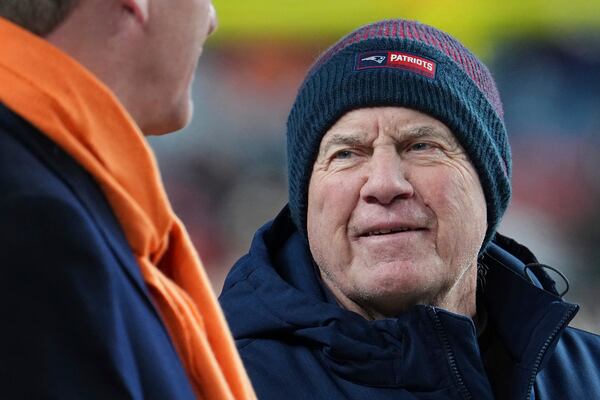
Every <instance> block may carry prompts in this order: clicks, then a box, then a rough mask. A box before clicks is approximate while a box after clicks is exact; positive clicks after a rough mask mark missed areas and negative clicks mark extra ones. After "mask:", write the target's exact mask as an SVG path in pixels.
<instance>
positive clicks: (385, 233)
mask: <svg viewBox="0 0 600 400" xmlns="http://www.w3.org/2000/svg"><path fill="white" fill-rule="evenodd" d="M410 230H411V229H410V228H396V229H383V230H380V231H373V232H369V233H368V236H376V235H387V234H388V233H396V232H406V231H410Z"/></svg>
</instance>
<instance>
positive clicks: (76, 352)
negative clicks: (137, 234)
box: [0, 104, 195, 400]
mask: <svg viewBox="0 0 600 400" xmlns="http://www.w3.org/2000/svg"><path fill="white" fill-rule="evenodd" d="M0 250H2V251H1V253H0V257H1V261H0V324H1V325H0V326H1V327H0V399H61V400H63V399H99V400H100V399H101V400H106V399H111V400H113V399H160V400H164V399H169V400H171V399H194V398H195V396H194V394H193V391H192V388H191V386H190V383H189V380H188V378H187V374H186V372H185V371H184V369H183V366H182V364H181V361H180V359H179V357H178V355H177V353H176V351H175V348H174V346H173V344H172V343H171V339H170V337H169V334H168V333H167V330H166V328H165V326H164V325H163V322H162V320H161V318H160V316H159V313H158V311H157V310H156V308H155V307H154V305H153V303H152V300H151V298H150V294H149V293H148V290H147V289H146V284H145V283H144V280H143V278H142V275H141V272H140V269H139V266H138V264H137V261H136V259H135V257H134V255H133V252H132V250H131V248H130V246H129V243H128V242H127V239H126V238H125V235H124V233H123V230H122V228H121V226H120V225H119V222H118V221H117V219H116V218H115V216H114V214H113V212H112V210H111V208H110V206H109V204H108V202H107V200H106V198H105V197H104V194H103V193H102V191H101V190H100V188H99V186H98V185H97V184H96V182H95V181H94V180H93V179H92V177H91V176H90V175H89V174H88V173H87V172H86V171H85V170H84V169H83V168H82V167H81V166H80V165H79V164H77V163H76V162H75V161H74V160H73V158H71V157H70V156H69V155H68V154H66V153H65V152H64V151H62V150H61V149H60V148H59V147H58V146H57V145H55V144H54V143H53V142H52V141H50V140H49V139H48V138H47V137H46V136H44V135H43V134H41V133H40V132H39V131H37V130H36V129H35V128H34V127H32V126H31V125H30V124H29V123H28V122H26V121H25V120H23V119H22V118H20V117H18V116H17V115H15V114H14V113H13V112H12V111H10V110H8V109H7V108H6V107H4V106H3V105H1V104H0Z"/></svg>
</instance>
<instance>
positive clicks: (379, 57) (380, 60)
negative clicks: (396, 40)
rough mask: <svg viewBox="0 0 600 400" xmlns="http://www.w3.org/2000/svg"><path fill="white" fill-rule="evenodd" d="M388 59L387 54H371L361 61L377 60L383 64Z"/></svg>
mask: <svg viewBox="0 0 600 400" xmlns="http://www.w3.org/2000/svg"><path fill="white" fill-rule="evenodd" d="M385 59H386V56H371V57H366V58H363V59H362V60H361V61H375V62H376V63H377V64H381V63H382V62H384V61H385Z"/></svg>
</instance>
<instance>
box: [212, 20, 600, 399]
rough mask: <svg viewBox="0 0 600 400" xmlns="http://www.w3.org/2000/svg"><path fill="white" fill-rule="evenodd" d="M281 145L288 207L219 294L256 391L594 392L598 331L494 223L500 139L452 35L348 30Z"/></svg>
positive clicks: (490, 99)
mask: <svg viewBox="0 0 600 400" xmlns="http://www.w3.org/2000/svg"><path fill="white" fill-rule="evenodd" d="M287 149H288V165H289V205H288V206H286V207H285V208H284V210H283V211H282V212H281V213H280V214H279V215H278V216H277V217H276V218H275V219H274V220H273V221H272V222H270V223H268V224H266V225H265V226H263V227H262V228H261V229H260V230H259V231H258V232H257V234H256V236H255V238H254V241H253V243H252V248H251V250H250V252H249V253H248V254H247V255H246V256H244V257H243V258H242V259H241V260H240V261H239V262H238V263H237V264H236V265H235V266H234V268H233V270H232V271H231V272H230V274H229V276H228V278H227V280H226V282H225V286H224V290H223V293H222V295H221V298H220V300H221V303H222V305H223V307H224V310H225V313H226V316H227V318H228V320H229V322H230V326H231V329H232V331H233V333H234V336H235V338H236V340H237V343H238V347H239V350H240V353H241V355H242V359H243V360H244V362H245V365H246V367H247V369H248V372H249V374H250V377H251V379H252V381H253V384H254V386H255V389H256V391H257V394H258V396H259V398H261V399H280V398H283V396H285V398H287V399H290V398H292V399H425V398H427V399H493V398H501V399H533V398H536V399H579V398H600V379H599V377H600V341H599V338H598V337H597V336H594V335H592V334H589V333H584V332H581V331H575V330H573V329H572V328H569V327H567V324H568V322H569V321H570V320H571V319H572V318H573V316H574V315H575V313H576V312H577V310H578V306H576V305H573V304H570V303H567V302H565V301H564V300H562V298H561V294H559V293H558V292H557V291H556V288H555V283H554V281H552V280H551V279H550V277H549V276H548V275H547V274H546V272H545V266H543V265H541V264H539V263H538V262H537V260H536V259H535V257H534V256H533V255H532V254H531V252H530V251H529V250H527V248H525V247H523V246H521V245H519V244H518V243H516V242H515V241H513V240H511V239H508V238H506V237H504V236H502V235H500V234H498V233H496V227H497V226H498V223H499V221H500V219H501V218H502V215H503V214H504V212H505V210H506V208H507V206H508V203H509V200H510V194H511V187H510V178H511V155H510V148H509V145H508V138H507V133H506V129H505V126H504V121H503V110H502V105H501V101H500V97H499V94H498V91H497V89H496V86H495V83H494V80H493V78H492V76H491V74H490V72H489V71H488V69H487V68H486V67H485V66H484V65H483V64H482V63H481V61H479V60H478V59H477V58H476V57H475V56H474V55H473V54H472V53H471V52H469V51H468V50H467V49H466V48H465V47H464V46H463V45H462V44H460V43H459V42H458V41H456V40H455V39H453V38H452V37H450V36H449V35H447V34H446V33H444V32H441V31H439V30H438V29H436V28H433V27H430V26H426V25H423V24H420V23H417V22H413V21H405V20H390V21H382V22H378V23H375V24H371V25H368V26H365V27H362V28H360V29H358V30H356V31H354V32H352V33H351V34H349V35H348V36H346V37H344V38H343V39H341V40H340V41H339V42H338V43H336V44H335V45H334V46H332V47H331V48H330V49H329V50H327V51H326V52H325V53H324V54H322V55H321V56H320V57H319V59H318V60H317V62H316V63H315V64H314V65H313V67H312V68H311V69H310V71H309V72H308V74H307V77H306V79H305V81H304V83H303V84H302V86H301V88H300V90H299V92H298V96H297V98H296V101H295V103H294V105H293V108H292V110H291V112H290V116H289V119H288V126H287ZM590 354H594V355H596V356H595V357H593V356H590ZM575 371H576V372H575ZM290 389H291V390H290Z"/></svg>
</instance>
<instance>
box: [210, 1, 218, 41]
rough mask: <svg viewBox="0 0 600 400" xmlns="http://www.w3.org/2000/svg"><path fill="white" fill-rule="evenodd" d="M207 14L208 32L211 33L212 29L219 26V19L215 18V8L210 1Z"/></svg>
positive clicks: (214, 29)
mask: <svg viewBox="0 0 600 400" xmlns="http://www.w3.org/2000/svg"><path fill="white" fill-rule="evenodd" d="M208 15H209V21H210V22H209V24H210V25H209V27H208V34H209V35H211V34H212V33H213V32H214V31H216V30H217V27H218V26H219V20H218V18H217V10H216V9H215V6H214V5H213V4H212V3H210V6H209V9H208Z"/></svg>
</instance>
